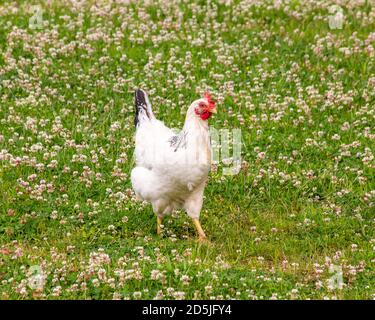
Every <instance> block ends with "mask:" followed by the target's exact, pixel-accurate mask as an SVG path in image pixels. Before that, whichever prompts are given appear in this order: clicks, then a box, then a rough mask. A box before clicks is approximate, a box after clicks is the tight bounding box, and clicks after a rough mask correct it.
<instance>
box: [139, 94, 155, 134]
mask: <svg viewBox="0 0 375 320" xmlns="http://www.w3.org/2000/svg"><path fill="white" fill-rule="evenodd" d="M154 118H155V116H154V114H153V112H152V108H151V103H150V100H149V99H148V96H147V93H146V92H145V91H144V90H142V89H137V90H135V119H134V125H135V127H138V125H139V123H140V122H142V121H143V120H146V119H147V120H151V119H154Z"/></svg>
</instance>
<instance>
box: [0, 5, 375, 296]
mask: <svg viewBox="0 0 375 320" xmlns="http://www.w3.org/2000/svg"><path fill="white" fill-rule="evenodd" d="M333 5H335V6H333ZM136 88H143V89H145V90H147V92H148V93H149V95H150V99H151V102H152V104H153V109H154V111H155V114H156V116H157V117H158V118H159V119H160V120H162V121H164V122H165V124H166V125H168V126H170V127H175V128H181V127H182V125H183V122H184V117H185V112H186V110H187V108H188V106H189V105H190V103H191V102H192V101H193V100H195V99H197V98H199V97H201V96H202V95H203V93H204V92H205V91H209V92H210V93H211V95H212V97H213V99H214V100H215V101H216V105H217V109H218V113H217V114H216V115H214V116H213V117H212V118H211V119H209V122H210V125H211V126H212V127H214V128H216V129H229V130H233V129H241V136H242V138H241V139H242V144H241V147H242V154H241V170H240V172H239V173H238V174H236V175H225V174H223V169H224V168H225V167H226V166H227V165H228V164H226V163H224V162H223V161H219V162H218V163H215V164H213V165H212V170H211V172H210V176H209V182H208V185H207V188H206V190H205V200H204V205H203V210H202V213H201V222H202V226H203V228H204V229H205V231H206V234H207V237H208V239H209V241H208V242H206V243H200V242H199V241H197V236H196V232H195V229H194V226H193V224H192V223H191V220H190V219H189V218H188V216H187V215H186V214H185V213H184V212H182V211H178V212H175V213H173V215H172V216H171V217H169V218H167V219H166V221H165V223H164V228H163V235H162V236H161V237H159V236H157V234H156V218H155V215H154V214H153V212H152V208H151V206H150V205H147V204H146V203H139V202H136V201H135V195H134V193H133V191H132V189H131V183H130V171H131V169H132V167H133V166H134V160H133V150H134V140H133V138H134V132H135V128H134V101H133V100H134V96H133V93H134V90H135V89H136ZM374 130H375V3H374V2H373V1H369V0H368V1H365V0H355V1H326V0H319V1H312V0H278V1H277V0H275V1H270V0H266V1H261V0H233V1H231V0H218V1H193V0H183V1H178V0H168V1H130V0H97V1H91V0H60V1H55V0H50V1H0V299H250V300H253V299H375V268H374V263H375V234H374V227H375V158H374V153H375V141H374V140H375V131H374Z"/></svg>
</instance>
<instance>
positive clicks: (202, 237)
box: [193, 218, 206, 241]
mask: <svg viewBox="0 0 375 320" xmlns="http://www.w3.org/2000/svg"><path fill="white" fill-rule="evenodd" d="M193 222H194V225H195V227H196V228H197V231H198V235H199V240H200V241H205V240H206V234H205V233H204V231H203V229H202V226H201V223H200V222H199V219H197V218H194V219H193Z"/></svg>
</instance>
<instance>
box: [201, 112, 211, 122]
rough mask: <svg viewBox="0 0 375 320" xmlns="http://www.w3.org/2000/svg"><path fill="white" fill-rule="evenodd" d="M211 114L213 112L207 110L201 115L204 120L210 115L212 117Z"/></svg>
mask: <svg viewBox="0 0 375 320" xmlns="http://www.w3.org/2000/svg"><path fill="white" fill-rule="evenodd" d="M211 115H212V113H211V112H208V111H205V112H203V113H202V114H200V115H199V116H200V117H201V119H202V120H207V119H208V118H209V117H211Z"/></svg>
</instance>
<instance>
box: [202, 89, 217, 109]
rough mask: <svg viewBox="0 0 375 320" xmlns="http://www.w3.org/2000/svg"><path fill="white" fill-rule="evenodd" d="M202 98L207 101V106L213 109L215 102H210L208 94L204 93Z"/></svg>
mask: <svg viewBox="0 0 375 320" xmlns="http://www.w3.org/2000/svg"><path fill="white" fill-rule="evenodd" d="M204 98H205V99H206V100H207V102H208V106H209V107H210V108H213V107H215V102H214V101H213V100H212V98H211V96H210V94H209V93H208V92H206V93H205V94H204Z"/></svg>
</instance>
